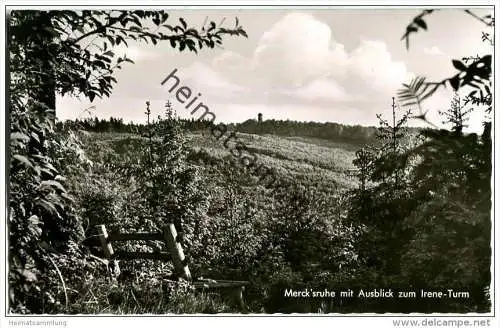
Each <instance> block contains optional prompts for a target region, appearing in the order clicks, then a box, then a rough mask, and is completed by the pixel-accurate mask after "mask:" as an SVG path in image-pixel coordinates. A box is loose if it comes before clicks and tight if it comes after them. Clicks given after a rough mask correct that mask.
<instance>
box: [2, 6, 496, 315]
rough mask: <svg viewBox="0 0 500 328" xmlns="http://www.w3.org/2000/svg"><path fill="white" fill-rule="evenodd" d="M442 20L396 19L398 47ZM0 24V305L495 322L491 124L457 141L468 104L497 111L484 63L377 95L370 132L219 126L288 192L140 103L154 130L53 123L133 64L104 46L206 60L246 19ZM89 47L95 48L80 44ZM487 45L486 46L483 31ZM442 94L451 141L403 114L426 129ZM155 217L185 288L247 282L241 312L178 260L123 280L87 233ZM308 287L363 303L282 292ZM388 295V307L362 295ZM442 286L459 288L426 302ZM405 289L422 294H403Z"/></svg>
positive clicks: (135, 265) (36, 17)
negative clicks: (0, 44)
mask: <svg viewBox="0 0 500 328" xmlns="http://www.w3.org/2000/svg"><path fill="white" fill-rule="evenodd" d="M434 11H435V10H424V11H422V13H421V14H420V15H419V16H417V17H415V18H414V19H413V20H412V21H411V22H409V25H408V26H407V27H406V31H405V30H404V28H405V27H404V26H403V27H402V32H404V35H403V40H404V41H405V42H406V47H407V48H410V47H411V43H410V37H411V36H413V35H414V34H415V33H420V32H422V31H424V30H427V24H426V22H425V20H424V19H425V18H426V17H427V16H428V15H434ZM463 14H464V15H468V16H470V19H480V20H481V21H482V22H483V23H484V25H485V29H486V28H491V27H492V26H493V24H494V23H493V22H494V19H493V17H491V16H486V17H478V16H477V15H475V14H474V13H473V12H471V11H469V10H464V12H463ZM145 22H147V23H148V25H152V26H156V27H158V28H157V29H154V30H151V29H148V28H146V27H145V26H146V23H145ZM7 23H8V31H7V32H8V37H7V45H8V54H9V58H8V63H9V71H10V78H9V83H8V87H9V89H8V99H7V100H8V111H9V115H10V119H9V127H8V128H9V130H10V144H9V157H8V160H9V161H10V163H8V164H9V168H8V169H9V170H8V181H9V195H8V220H7V229H8V245H9V248H8V265H9V272H8V287H9V288H8V293H9V294H8V299H9V311H10V312H11V313H16V314H40V313H44V314H55V313H65V314H100V313H111V314H147V313H148V314H149V313H153V314H164V313H183V314H186V313H187V314H194V313H241V312H243V313H322V314H325V313H415V312H418V313H471V312H474V313H488V312H490V311H491V298H490V285H491V279H492V276H491V273H490V267H491V254H492V253H491V252H492V250H491V246H490V245H491V229H492V223H491V220H492V218H491V209H492V202H491V194H492V190H491V186H492V184H491V175H492V165H491V161H492V158H491V154H492V138H491V134H492V123H491V119H490V118H489V115H485V118H484V124H483V131H482V132H481V133H468V132H465V131H464V130H465V128H466V127H467V122H468V118H469V115H470V114H471V113H472V111H479V110H481V109H485V110H486V113H487V114H491V113H492V112H493V107H492V103H493V102H492V97H493V95H492V92H491V83H492V76H491V75H492V73H491V67H492V56H491V54H490V55H485V56H483V57H471V58H462V59H453V61H452V62H453V65H454V67H455V68H456V70H457V74H456V75H454V76H452V77H450V78H445V79H443V80H441V81H438V82H433V81H428V80H427V79H426V78H425V77H416V78H414V79H413V80H412V81H411V82H409V83H407V84H402V85H401V89H400V90H399V92H398V93H397V94H396V95H394V98H392V99H388V104H391V102H392V104H393V105H392V107H391V112H392V116H391V117H385V116H383V115H377V118H378V120H379V124H378V126H376V127H364V126H347V125H343V124H340V123H333V122H332V123H316V122H296V121H290V120H286V121H285V120H281V121H280V120H263V121H258V120H248V121H245V122H242V123H232V124H230V125H228V126H230V127H231V129H232V130H234V131H237V134H238V137H239V139H240V140H242V141H243V142H244V143H245V145H246V146H247V148H248V149H249V150H250V151H251V152H252V153H253V154H256V156H258V158H259V161H260V162H262V163H264V164H265V165H266V166H267V167H271V168H272V169H273V172H275V174H276V175H277V176H278V177H279V179H280V180H281V181H286V182H287V183H283V184H280V185H279V187H274V188H273V187H269V186H266V185H265V184H263V183H262V181H260V180H259V179H258V177H256V176H255V175H253V174H252V173H251V172H249V171H248V170H246V169H245V168H244V167H242V166H241V165H240V164H239V163H238V162H237V161H236V160H235V157H234V156H232V155H231V153H230V152H228V151H227V149H225V148H224V146H223V145H222V144H221V142H219V141H217V140H215V139H214V138H213V137H211V136H210V134H209V133H208V132H207V130H206V124H205V122H203V121H201V122H200V121H197V120H186V119H180V118H179V117H178V115H177V114H176V108H174V107H172V105H171V104H170V102H167V99H166V100H165V107H164V108H163V109H162V115H161V116H159V117H157V118H150V117H149V110H148V109H149V101H148V99H144V108H138V109H137V110H140V111H144V110H146V114H145V115H147V116H148V117H147V118H148V119H147V123H146V124H137V123H131V122H130V123H125V122H124V121H123V119H121V118H116V117H115V118H109V119H107V120H106V119H98V118H97V117H94V118H87V119H79V120H70V121H59V120H57V119H56V106H55V95H56V94H59V95H67V94H73V95H78V96H81V97H85V98H87V99H89V100H91V101H92V100H94V99H95V98H96V97H106V96H109V95H110V94H111V93H112V88H113V85H114V84H115V83H116V79H115V77H114V72H115V71H116V70H118V69H120V68H121V66H122V65H132V64H133V63H130V62H132V61H131V60H130V59H128V58H126V57H125V58H121V57H118V58H117V56H115V54H114V53H113V51H112V50H111V49H112V48H113V47H114V46H116V45H119V44H120V43H126V42H127V41H128V42H130V41H132V40H141V41H142V42H148V43H151V44H154V45H156V44H157V43H160V42H165V43H167V44H170V45H171V47H172V48H174V49H177V50H178V51H181V52H183V51H191V52H198V51H202V48H204V49H203V51H205V50H206V51H210V49H212V48H214V47H215V46H216V45H218V44H222V43H223V41H224V40H227V38H237V37H246V36H247V35H246V32H245V30H244V27H242V26H240V25H239V22H238V19H236V24H235V25H234V26H232V27H227V26H218V25H217V24H216V23H214V22H211V23H209V25H208V27H203V28H201V29H195V28H191V27H189V26H188V25H187V23H186V21H185V20H184V19H182V18H181V19H180V20H179V21H178V22H176V21H173V20H172V19H171V18H170V16H169V14H168V13H167V12H164V11H144V10H134V11H125V10H124V11H114V10H113V11H98V10H83V11H81V12H73V11H12V12H10V15H9V17H8V22H7ZM75 31H76V33H74V32H75ZM431 31H432V29H431V28H429V31H428V32H427V33H431ZM485 35H486V37H485ZM82 40H99V41H100V42H101V43H102V44H103V46H102V47H101V48H99V49H98V50H90V49H92V48H88V47H83V46H82V43H81V42H80V41H82ZM483 41H484V42H492V36H490V35H489V34H487V33H483ZM91 42H94V41H91ZM95 42H97V41H95ZM403 46H404V45H402V47H403ZM492 50H493V47H492ZM409 51H411V49H409ZM445 87H446V88H452V89H453V90H454V91H455V92H456V93H455V96H454V97H453V98H452V99H450V103H449V108H448V109H447V110H443V111H442V112H441V113H440V115H441V118H442V120H443V122H444V123H446V124H447V126H448V127H449V129H436V128H434V127H433V126H432V125H431V124H429V127H428V128H412V127H410V126H409V122H410V121H411V120H414V119H420V120H423V121H426V122H427V121H428V119H427V117H426V112H425V111H424V110H423V109H422V108H424V107H425V103H424V102H425V100H426V99H428V98H429V97H432V96H433V94H434V92H436V91H437V90H439V89H440V88H445ZM464 91H466V92H467V93H466V94H465V95H464ZM396 100H397V102H398V103H399V104H401V106H396V105H395V101H396ZM167 223H173V224H174V225H175V227H176V228H177V230H178V232H179V240H180V243H181V244H182V247H183V249H184V252H185V254H186V259H187V262H188V263H189V268H190V270H191V274H192V275H193V277H208V278H211V279H230V280H237V281H248V285H247V286H246V289H245V292H244V298H245V303H246V304H245V310H244V311H242V310H241V309H240V308H238V306H237V305H236V304H235V303H234V302H233V301H232V300H231V299H230V298H228V297H226V295H224V294H223V293H216V292H200V291H199V290H196V289H195V288H194V286H193V284H192V283H191V282H190V281H189V280H185V279H182V278H178V277H173V276H172V273H173V267H172V264H171V263H167V262H163V261H153V260H143V259H139V260H135V261H127V262H124V261H123V262H122V261H120V264H119V265H120V272H116V271H115V270H113V268H112V264H113V263H112V261H108V260H106V259H105V258H102V257H101V256H100V255H99V254H98V253H96V250H95V246H94V245H93V244H92V243H91V240H92V239H93V238H94V237H95V233H96V232H95V229H94V228H95V226H97V225H101V224H104V225H105V226H106V228H107V229H108V232H110V233H115V232H116V233H124V232H130V231H137V232H152V231H161V230H162V227H163V226H164V225H165V224H167ZM120 245H121V246H119V247H121V249H122V250H123V251H153V252H155V251H158V249H161V247H162V246H161V245H160V244H159V243H158V242H156V241H145V242H141V243H133V242H126V243H123V244H120ZM306 289H309V290H312V291H336V292H337V293H340V292H347V291H349V290H352V291H354V293H355V297H342V298H341V297H328V296H325V295H327V294H328V293H323V294H322V295H323V296H322V297H290V295H291V294H290V293H291V292H290V290H294V291H301V290H306ZM381 290H384V291H386V292H387V291H389V290H391V291H392V292H393V293H394V297H375V296H372V297H365V296H363V295H365V292H366V293H367V294H368V295H378V294H376V293H378V292H379V291H381ZM448 290H452V291H453V292H455V294H453V292H450V294H449V295H450V296H449V297H443V298H438V297H425V295H426V293H427V292H429V293H431V292H438V291H441V292H444V293H446V294H447V295H448ZM360 291H363V292H362V293H361V294H359V292H360ZM410 291H415V292H418V296H417V297H416V298H405V297H398V296H397V295H408V294H400V292H402V293H408V292H410ZM369 293H372V294H369ZM359 295H362V297H361V296H359ZM451 295H455V296H451Z"/></svg>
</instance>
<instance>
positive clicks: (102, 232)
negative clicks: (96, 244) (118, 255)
mask: <svg viewBox="0 0 500 328" xmlns="http://www.w3.org/2000/svg"><path fill="white" fill-rule="evenodd" d="M97 233H98V235H99V241H100V242H101V247H102V251H103V252H104V256H105V257H106V258H107V259H111V257H113V254H114V252H113V247H112V246H111V243H110V242H109V241H108V232H107V231H106V227H105V226H104V224H100V225H98V226H97Z"/></svg>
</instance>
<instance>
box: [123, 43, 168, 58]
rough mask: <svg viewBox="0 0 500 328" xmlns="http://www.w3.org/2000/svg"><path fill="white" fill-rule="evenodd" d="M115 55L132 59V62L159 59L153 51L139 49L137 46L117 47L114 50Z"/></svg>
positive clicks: (157, 54)
mask: <svg viewBox="0 0 500 328" xmlns="http://www.w3.org/2000/svg"><path fill="white" fill-rule="evenodd" d="M115 53H116V54H117V55H119V56H120V57H123V55H127V58H130V59H132V60H133V61H134V62H138V61H145V60H153V59H158V58H160V56H161V55H160V54H159V53H158V52H155V51H154V50H149V49H147V48H139V47H137V46H133V45H132V46H128V47H127V46H125V45H123V46H118V47H116V48H115Z"/></svg>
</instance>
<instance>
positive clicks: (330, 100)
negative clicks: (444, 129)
mask: <svg viewBox="0 0 500 328" xmlns="http://www.w3.org/2000/svg"><path fill="white" fill-rule="evenodd" d="M421 10H422V9H411V8H408V9H404V10H403V9H391V8H387V7H386V8H380V9H373V8H372V9H364V8H356V9H341V8H339V7H329V8H328V7H325V8H315V9H314V10H311V9H309V10H307V9H303V8H290V9H286V8H263V9H239V10H238V9H232V10H228V9H218V10H215V9H211V10H208V9H197V10H195V9H184V10H172V11H170V12H169V13H170V15H171V18H170V19H172V20H175V21H177V17H183V18H185V20H186V21H187V22H188V25H190V26H193V27H198V28H199V27H201V26H202V25H203V23H204V22H205V20H206V18H207V17H208V20H209V21H210V20H213V21H215V22H216V23H220V22H221V21H223V25H224V26H227V27H232V26H233V24H234V19H235V17H238V19H239V22H240V25H242V26H243V28H244V29H245V31H246V32H247V34H248V38H244V37H227V38H225V39H224V43H223V46H222V48H216V49H205V48H204V49H203V50H201V51H200V52H199V53H198V54H194V53H189V52H179V51H177V50H176V49H172V48H171V47H170V46H169V44H168V43H160V44H159V45H157V46H152V45H146V44H141V43H132V42H130V43H129V47H128V48H119V49H117V51H115V52H116V53H118V54H123V53H126V54H127V57H130V58H132V59H133V60H134V61H135V63H134V64H128V63H127V64H126V65H123V68H122V69H121V70H119V71H117V73H116V75H115V76H116V78H117V80H118V82H117V84H116V85H115V87H114V89H113V92H112V95H111V96H110V97H109V98H103V99H96V100H94V102H93V103H90V102H89V101H82V100H78V99H75V98H71V97H64V98H61V97H59V98H58V99H57V114H58V117H59V119H62V120H65V119H74V118H77V117H79V118H84V117H88V116H97V117H99V118H109V117H110V116H113V117H121V118H123V119H124V121H125V122H129V121H134V122H145V120H146V116H145V115H144V111H145V107H146V104H145V103H146V101H150V102H151V110H152V112H153V113H154V114H155V115H157V114H158V113H160V112H161V111H162V109H163V107H164V104H165V102H166V101H168V100H170V102H171V103H172V104H173V107H174V108H175V109H176V111H177V113H178V115H179V116H181V117H187V118H188V117H192V116H191V114H190V110H188V109H186V108H185V105H183V104H182V103H180V102H179V101H178V100H177V99H176V96H175V91H176V89H175V90H173V92H172V93H170V92H169V89H170V86H169V84H168V83H165V85H161V82H162V81H163V80H164V79H165V78H166V77H167V76H168V75H169V74H170V73H171V72H172V71H174V70H175V69H177V71H176V73H175V75H176V76H177V77H178V78H179V80H180V83H179V85H178V87H177V88H180V86H187V87H189V88H190V89H191V90H192V91H193V96H192V97H191V99H193V97H194V96H195V95H198V94H201V96H198V99H197V102H196V103H199V102H203V104H204V105H206V106H207V107H208V108H209V109H210V110H211V111H212V112H213V113H214V114H215V115H216V117H217V118H216V123H218V122H226V123H227V122H242V121H245V120H247V119H250V118H253V119H255V118H256V117H257V114H258V113H262V114H263V117H264V119H281V120H287V119H289V120H297V121H317V122H326V121H329V122H338V123H343V124H350V125H357V124H359V125H377V122H378V120H377V118H376V114H377V113H382V114H383V115H384V116H385V117H388V115H390V113H391V111H392V109H391V103H392V97H393V96H396V93H397V90H398V89H400V88H401V84H402V83H405V82H409V81H410V80H411V78H412V77H415V76H422V75H423V76H426V77H427V78H428V79H430V80H441V79H443V78H446V77H451V76H452V75H454V74H455V73H456V70H455V68H454V67H453V66H452V64H451V59H454V58H462V57H464V56H470V55H477V54H479V55H482V54H486V53H492V51H493V49H492V47H491V46H489V45H488V44H487V43H484V42H482V41H481V31H486V27H485V26H484V25H483V24H482V23H481V22H479V21H477V20H476V19H474V18H473V17H471V16H469V15H467V14H465V13H464V12H463V11H462V10H459V9H451V8H448V9H441V10H439V11H436V12H434V13H433V14H432V15H430V16H427V17H426V22H427V25H428V31H420V32H418V33H417V34H414V35H413V37H412V38H411V41H410V49H409V50H407V49H406V47H405V44H404V41H402V40H401V36H402V35H403V33H404V31H405V28H406V26H407V25H408V24H409V23H410V22H411V20H412V19H413V18H414V17H415V16H416V15H418V14H419V13H420V12H421ZM474 12H475V13H477V14H479V15H480V16H483V15H486V14H488V13H490V11H488V10H486V9H477V8H476V9H474ZM170 85H171V84H170ZM452 95H453V93H452V91H451V90H442V91H439V92H438V93H436V94H435V95H434V96H433V97H431V98H430V99H429V100H427V101H426V102H424V109H425V110H429V118H430V120H431V121H432V122H433V123H434V124H436V125H438V126H441V121H442V118H440V117H439V115H438V111H439V110H445V109H447V108H449V105H450V101H451V98H452ZM91 106H94V107H92V110H91V114H89V113H88V112H87V111H86V110H85V109H87V108H90V107H91ZM195 118H197V117H195ZM483 119H484V113H483V112H481V111H475V112H473V115H472V116H471V118H470V121H469V129H468V130H469V131H475V132H478V131H481V122H482V121H483ZM410 125H413V126H424V125H425V124H424V123H422V122H420V121H417V120H412V121H411V122H410Z"/></svg>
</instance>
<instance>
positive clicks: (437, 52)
mask: <svg viewBox="0 0 500 328" xmlns="http://www.w3.org/2000/svg"><path fill="white" fill-rule="evenodd" d="M424 53H425V54H426V55H431V56H441V55H444V53H443V52H442V51H441V49H439V48H438V47H437V46H432V47H430V48H429V47H425V48H424Z"/></svg>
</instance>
